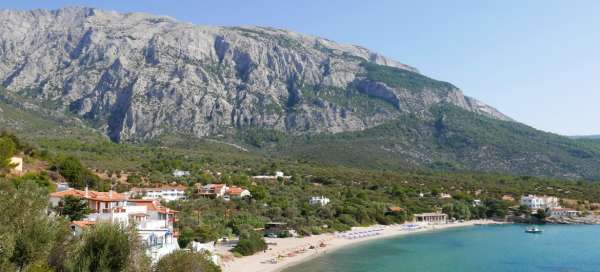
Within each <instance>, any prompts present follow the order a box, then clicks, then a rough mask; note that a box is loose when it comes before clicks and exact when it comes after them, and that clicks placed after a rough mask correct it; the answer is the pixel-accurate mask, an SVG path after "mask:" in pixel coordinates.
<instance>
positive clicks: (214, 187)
mask: <svg viewBox="0 0 600 272" xmlns="http://www.w3.org/2000/svg"><path fill="white" fill-rule="evenodd" d="M197 186H198V194H200V195H202V196H207V197H213V198H218V197H223V196H224V195H225V193H226V192H227V189H228V188H229V187H227V185H226V184H220V183H216V184H215V183H210V184H206V185H199V184H198V185H197Z"/></svg>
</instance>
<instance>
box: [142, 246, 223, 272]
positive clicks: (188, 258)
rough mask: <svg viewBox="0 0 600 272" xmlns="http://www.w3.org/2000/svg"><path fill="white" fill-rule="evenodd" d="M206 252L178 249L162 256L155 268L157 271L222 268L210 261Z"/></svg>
mask: <svg viewBox="0 0 600 272" xmlns="http://www.w3.org/2000/svg"><path fill="white" fill-rule="evenodd" d="M209 258H210V256H209V255H208V254H206V253H203V252H202V253H199V252H191V251H184V250H177V251H174V252H172V253H169V254H168V255H166V256H164V257H162V258H161V259H160V260H159V261H158V263H156V265H155V266H154V268H153V271H155V272H179V271H186V272H219V271H221V268H219V267H218V266H217V265H215V264H214V263H213V262H212V261H210V259H209Z"/></svg>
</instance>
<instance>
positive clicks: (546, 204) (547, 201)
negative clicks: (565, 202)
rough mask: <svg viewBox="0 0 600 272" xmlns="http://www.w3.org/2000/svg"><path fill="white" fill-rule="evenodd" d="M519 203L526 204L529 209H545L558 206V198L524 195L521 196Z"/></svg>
mask: <svg viewBox="0 0 600 272" xmlns="http://www.w3.org/2000/svg"><path fill="white" fill-rule="evenodd" d="M520 204H521V205H525V206H527V207H528V208H529V209H531V210H538V209H544V210H545V209H551V208H557V207H559V201H558V198H557V197H554V196H536V195H526V196H522V197H521V201H520Z"/></svg>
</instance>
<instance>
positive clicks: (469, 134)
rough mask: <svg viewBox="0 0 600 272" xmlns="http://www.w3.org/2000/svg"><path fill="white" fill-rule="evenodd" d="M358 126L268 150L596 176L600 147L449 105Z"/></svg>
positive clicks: (382, 165) (391, 163) (362, 163)
mask: <svg viewBox="0 0 600 272" xmlns="http://www.w3.org/2000/svg"><path fill="white" fill-rule="evenodd" d="M431 115H432V116H434V117H433V118H431V119H423V118H421V117H419V116H416V115H409V116H404V117H402V118H399V119H396V120H393V121H390V122H387V123H385V124H382V125H380V126H377V127H374V128H370V129H367V130H364V131H361V132H347V133H340V134H330V135H318V136H311V137H302V138H294V139H290V138H285V139H281V140H280V141H279V142H278V143H277V144H275V145H273V146H271V147H270V148H271V149H272V152H273V153H277V152H280V153H283V154H292V156H294V157H296V158H300V159H304V160H309V161H320V162H323V163H328V164H343V165H349V166H353V167H363V168H375V169H387V170H397V169H406V168H413V169H418V168H420V167H423V166H425V167H426V168H430V169H437V170H444V171H448V170H450V171H472V170H476V171H484V172H503V173H513V174H519V175H533V176H554V177H561V178H567V179H580V178H585V179H594V180H600V170H599V169H598V168H597V165H599V164H600V145H598V144H595V143H592V142H585V141H575V140H571V139H569V138H566V137H563V136H559V135H555V134H551V133H546V132H541V131H538V130H535V129H533V128H531V127H528V126H526V125H523V124H519V123H516V122H508V121H502V120H496V119H492V118H488V117H485V116H482V115H479V114H474V113H471V112H468V111H465V110H463V109H461V108H458V107H456V106H452V105H442V106H439V107H435V108H432V109H431Z"/></svg>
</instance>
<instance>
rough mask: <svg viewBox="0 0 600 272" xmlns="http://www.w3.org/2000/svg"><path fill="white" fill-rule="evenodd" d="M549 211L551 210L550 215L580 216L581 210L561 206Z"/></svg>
mask: <svg viewBox="0 0 600 272" xmlns="http://www.w3.org/2000/svg"><path fill="white" fill-rule="evenodd" d="M549 212H550V217H576V216H579V214H580V212H579V211H577V210H573V209H567V208H560V207H556V208H550V209H549Z"/></svg>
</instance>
